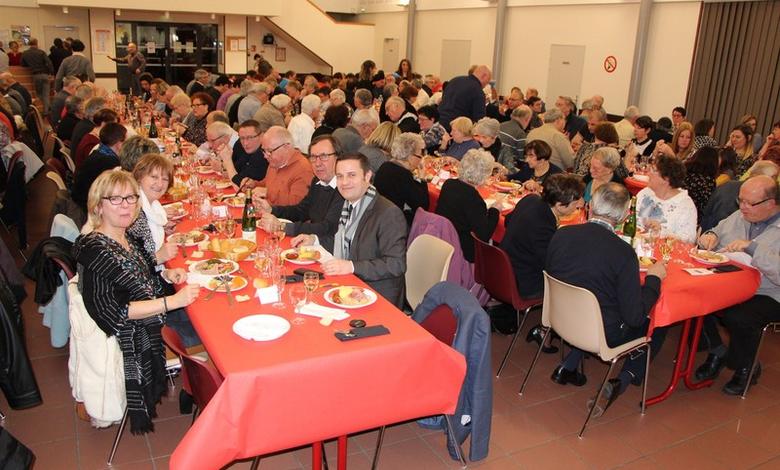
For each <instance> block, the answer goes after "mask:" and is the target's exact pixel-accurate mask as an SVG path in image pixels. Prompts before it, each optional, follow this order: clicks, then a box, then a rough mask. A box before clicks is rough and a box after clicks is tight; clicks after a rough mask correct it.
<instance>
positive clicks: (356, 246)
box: [292, 154, 406, 308]
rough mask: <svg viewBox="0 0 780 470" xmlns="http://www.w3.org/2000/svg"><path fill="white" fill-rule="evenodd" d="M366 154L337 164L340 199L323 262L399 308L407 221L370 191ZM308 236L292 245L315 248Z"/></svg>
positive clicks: (326, 270) (324, 243) (325, 242)
mask: <svg viewBox="0 0 780 470" xmlns="http://www.w3.org/2000/svg"><path fill="white" fill-rule="evenodd" d="M372 176H373V175H372V173H371V169H370V166H369V163H368V159H367V158H366V157H365V155H361V154H357V155H343V156H341V157H339V158H338V160H337V161H336V184H337V186H338V190H339V193H341V195H342V196H343V197H344V204H343V206H342V211H341V217H340V219H339V223H338V228H337V230H336V233H335V235H330V236H324V237H322V238H321V239H319V241H320V242H321V244H322V246H323V247H325V249H327V250H329V251H331V252H332V253H333V256H334V259H331V260H328V261H325V262H324V263H322V270H323V272H324V273H325V274H327V275H330V276H337V275H343V274H353V273H354V274H355V275H356V276H357V277H359V278H360V279H362V280H363V281H365V282H366V283H367V284H368V285H369V286H371V288H372V289H374V290H375V291H377V293H379V294H380V295H381V296H382V297H384V298H386V299H387V300H389V301H390V302H392V303H393V304H395V305H396V307H399V308H400V307H402V306H403V301H404V289H403V286H404V272H405V271H406V219H405V218H404V215H403V212H401V209H399V208H398V206H396V205H395V204H393V203H392V202H390V201H389V200H387V199H385V198H384V197H382V196H381V195H379V194H378V193H377V192H376V189H375V188H374V187H373V186H371V177H372ZM318 238H319V237H317V238H315V237H314V236H312V235H299V236H297V237H295V238H293V240H292V244H293V246H299V245H303V244H313V243H315V242H317V241H318Z"/></svg>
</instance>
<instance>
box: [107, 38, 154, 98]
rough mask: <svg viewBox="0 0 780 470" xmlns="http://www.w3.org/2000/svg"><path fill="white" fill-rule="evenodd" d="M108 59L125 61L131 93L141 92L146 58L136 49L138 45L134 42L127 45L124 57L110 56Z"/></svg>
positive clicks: (137, 93) (137, 94)
mask: <svg viewBox="0 0 780 470" xmlns="http://www.w3.org/2000/svg"><path fill="white" fill-rule="evenodd" d="M108 58H109V59H111V60H113V61H114V62H117V63H119V62H125V63H126V64H127V68H128V69H129V70H130V87H131V88H132V90H133V94H134V95H136V96H139V95H140V94H141V80H140V77H141V74H142V73H144V70H146V58H145V57H144V55H143V54H141V52H139V51H138V46H136V45H135V43H134V42H131V43H129V44H128V45H127V55H126V56H124V57H111V56H108Z"/></svg>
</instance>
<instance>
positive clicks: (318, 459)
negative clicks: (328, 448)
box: [311, 441, 322, 470]
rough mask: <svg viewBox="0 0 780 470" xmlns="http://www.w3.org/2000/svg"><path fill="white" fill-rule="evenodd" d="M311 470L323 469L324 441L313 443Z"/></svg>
mask: <svg viewBox="0 0 780 470" xmlns="http://www.w3.org/2000/svg"><path fill="white" fill-rule="evenodd" d="M311 470H322V441H319V442H315V443H314V444H312V445H311Z"/></svg>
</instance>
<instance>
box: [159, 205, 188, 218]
mask: <svg viewBox="0 0 780 470" xmlns="http://www.w3.org/2000/svg"><path fill="white" fill-rule="evenodd" d="M174 208H175V209H174ZM163 209H165V213H166V214H167V215H168V220H181V219H183V218H184V217H186V216H187V214H189V213H190V212H189V211H188V210H187V209H185V208H184V204H182V203H181V202H172V203H170V204H166V205H164V206H163ZM171 210H175V211H176V213H175V214H173V215H171V213H170V211H171Z"/></svg>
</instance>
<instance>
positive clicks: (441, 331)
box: [420, 304, 458, 346]
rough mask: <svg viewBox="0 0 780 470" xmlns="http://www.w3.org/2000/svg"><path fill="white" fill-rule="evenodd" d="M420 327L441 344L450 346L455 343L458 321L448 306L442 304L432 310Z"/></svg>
mask: <svg viewBox="0 0 780 470" xmlns="http://www.w3.org/2000/svg"><path fill="white" fill-rule="evenodd" d="M420 326H422V327H423V328H425V329H426V330H427V331H428V332H429V333H430V334H432V335H433V336H435V337H436V339H438V340H439V341H441V342H442V343H444V344H446V345H447V346H452V343H453V342H454V341H455V333H457V332H458V319H457V318H455V315H454V314H453V313H452V308H450V306H449V305H446V304H442V305H439V306H438V307H436V308H434V309H433V310H432V311H431V313H429V314H428V316H427V317H426V318H425V320H423V321H422V323H420Z"/></svg>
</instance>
